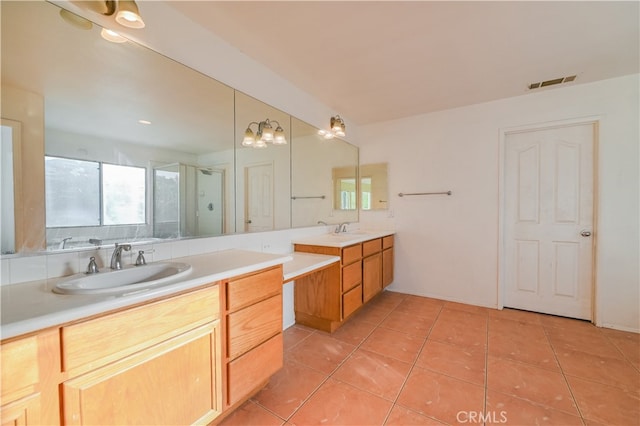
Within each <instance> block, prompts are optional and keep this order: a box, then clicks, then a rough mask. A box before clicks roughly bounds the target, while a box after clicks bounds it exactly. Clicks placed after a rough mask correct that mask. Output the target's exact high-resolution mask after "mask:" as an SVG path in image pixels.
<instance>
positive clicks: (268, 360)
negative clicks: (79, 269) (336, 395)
mask: <svg viewBox="0 0 640 426" xmlns="http://www.w3.org/2000/svg"><path fill="white" fill-rule="evenodd" d="M290 259H291V257H290V256H286V255H273V254H266V253H254V252H245V251H241V250H227V251H223V252H218V253H212V254H208V255H201V256H192V257H186V258H182V259H181V260H182V261H184V262H186V263H189V264H191V265H192V267H193V270H192V272H191V273H190V274H189V275H188V276H186V277H185V276H182V277H180V278H179V279H178V280H177V282H175V283H169V284H167V285H163V286H162V287H160V288H157V289H152V290H149V291H143V292H136V293H134V294H131V295H125V296H114V295H95V296H92V295H60V294H55V293H53V292H52V291H51V289H52V287H53V286H55V284H56V281H58V280H47V281H41V282H32V283H24V284H19V285H13V286H5V287H6V288H3V289H2V291H3V294H2V296H3V300H2V302H3V305H2V308H3V313H2V316H3V318H2V319H3V322H2V333H3V336H2V338H3V340H2V345H1V346H0V351H1V352H0V355H1V360H2V372H1V375H2V406H1V407H0V418H1V419H2V424H21V425H27V424H38V425H40V424H74V425H76V424H77V425H81V424H131V423H138V424H140V423H145V424H194V423H198V424H207V423H211V422H213V421H214V420H215V421H216V422H217V421H218V420H219V419H221V418H223V417H224V415H226V414H228V413H230V412H231V411H232V410H233V409H234V408H236V407H237V406H239V405H240V404H242V403H243V402H244V401H246V399H248V398H249V397H250V396H251V395H252V394H253V393H255V392H257V391H258V390H259V389H260V388H261V387H262V386H264V385H265V384H266V382H267V381H268V379H269V377H270V376H271V375H272V374H273V373H275V372H276V371H277V370H278V369H280V368H281V367H282V362H283V343H282V283H283V267H282V264H283V263H284V262H286V261H288V260H290Z"/></svg>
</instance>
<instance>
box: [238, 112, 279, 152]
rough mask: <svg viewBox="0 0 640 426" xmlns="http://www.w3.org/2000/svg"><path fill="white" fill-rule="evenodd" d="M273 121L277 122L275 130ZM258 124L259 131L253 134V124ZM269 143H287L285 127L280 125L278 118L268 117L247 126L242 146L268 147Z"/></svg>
mask: <svg viewBox="0 0 640 426" xmlns="http://www.w3.org/2000/svg"><path fill="white" fill-rule="evenodd" d="M271 123H275V124H276V126H277V127H276V129H275V130H273V126H271ZM253 124H255V125H257V126H258V131H257V132H256V134H255V135H254V134H253V130H251V125H253ZM267 143H272V144H273V145H286V144H287V139H286V137H285V136H284V129H283V128H282V127H281V126H280V123H278V122H277V121H276V120H269V119H268V118H267V119H265V120H264V121H261V122H259V123H258V122H256V121H252V122H251V123H249V125H248V126H247V130H245V131H244V139H242V146H247V147H253V148H266V147H267Z"/></svg>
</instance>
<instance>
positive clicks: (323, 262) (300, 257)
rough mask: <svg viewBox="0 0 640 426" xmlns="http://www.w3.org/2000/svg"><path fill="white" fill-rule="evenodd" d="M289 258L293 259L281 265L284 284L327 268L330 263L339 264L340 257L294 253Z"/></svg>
mask: <svg viewBox="0 0 640 426" xmlns="http://www.w3.org/2000/svg"><path fill="white" fill-rule="evenodd" d="M291 257H292V258H293V259H292V260H291V261H290V262H287V263H285V264H284V265H283V266H284V281H285V282H287V281H291V280H295V279H296V278H297V277H299V276H301V275H304V274H307V273H309V272H313V271H315V270H316V269H320V268H323V267H325V266H329V265H331V264H332V263H335V262H340V256H330V255H327V254H312V253H300V252H296V253H291Z"/></svg>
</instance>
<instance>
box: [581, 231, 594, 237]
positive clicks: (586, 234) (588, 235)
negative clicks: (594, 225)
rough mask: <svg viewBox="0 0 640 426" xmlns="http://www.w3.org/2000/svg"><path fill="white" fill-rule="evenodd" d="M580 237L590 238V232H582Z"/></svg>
mask: <svg viewBox="0 0 640 426" xmlns="http://www.w3.org/2000/svg"><path fill="white" fill-rule="evenodd" d="M580 235H582V236H583V237H590V236H591V231H587V230H584V231H582V232H580Z"/></svg>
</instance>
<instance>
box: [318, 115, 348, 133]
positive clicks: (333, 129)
mask: <svg viewBox="0 0 640 426" xmlns="http://www.w3.org/2000/svg"><path fill="white" fill-rule="evenodd" d="M329 127H330V130H318V134H319V135H320V136H322V137H323V138H325V139H333V138H335V137H336V136H338V137H340V138H342V137H344V136H345V135H346V128H347V127H346V126H345V124H344V120H343V119H342V118H340V116H339V115H336V116H335V117H331V120H330V121H329Z"/></svg>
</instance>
